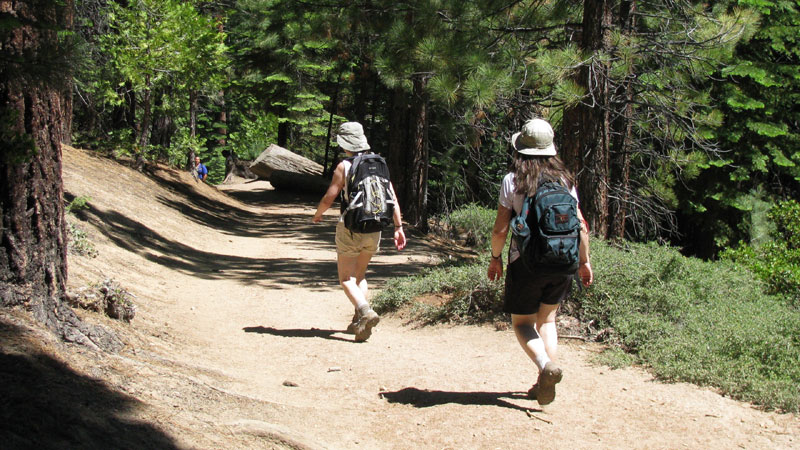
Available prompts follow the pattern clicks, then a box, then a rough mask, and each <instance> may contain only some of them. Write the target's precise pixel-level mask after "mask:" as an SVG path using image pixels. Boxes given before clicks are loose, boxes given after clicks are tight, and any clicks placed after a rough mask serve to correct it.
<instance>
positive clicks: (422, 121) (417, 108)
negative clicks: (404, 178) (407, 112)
mask: <svg viewBox="0 0 800 450" xmlns="http://www.w3.org/2000/svg"><path fill="white" fill-rule="evenodd" d="M426 84H427V80H426V79H425V78H424V76H422V75H418V76H415V77H414V79H413V85H414V91H413V93H412V99H413V100H412V102H413V103H412V107H411V109H412V114H411V115H412V118H413V122H412V126H413V130H412V136H413V141H412V143H411V183H410V186H409V187H410V188H411V189H410V191H409V192H408V194H409V199H408V208H406V210H407V213H406V214H405V215H406V220H407V221H408V222H409V223H410V224H412V225H413V226H414V227H416V228H418V229H419V230H420V231H423V232H425V231H427V230H428V215H427V200H428V162H429V157H428V101H427V97H426V95H427V94H426V93H425V86H426Z"/></svg>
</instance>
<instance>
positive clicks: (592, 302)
mask: <svg viewBox="0 0 800 450" xmlns="http://www.w3.org/2000/svg"><path fill="white" fill-rule="evenodd" d="M592 255H593V256H592V261H593V267H594V270H595V283H594V285H593V286H592V287H590V288H589V289H584V290H581V291H578V290H577V289H576V290H574V293H575V297H574V298H573V299H571V300H570V302H569V303H570V304H569V306H570V307H571V308H572V309H573V310H574V311H575V314H576V315H578V316H579V318H580V319H581V321H582V322H583V323H584V324H588V323H592V327H593V328H594V329H597V330H602V331H603V333H601V335H602V336H606V339H607V343H608V344H609V352H608V353H606V354H605V355H603V357H602V358H601V361H603V363H605V364H609V365H611V366H613V367H619V366H624V365H626V364H630V363H638V364H642V365H644V366H646V367H649V368H650V369H651V370H652V372H653V373H654V374H655V375H656V376H658V377H659V378H661V379H663V380H667V381H686V382H691V383H695V384H698V385H701V386H714V387H716V388H718V389H719V390H720V391H722V392H723V393H725V394H727V395H730V396H731V397H734V398H737V399H740V400H745V401H750V402H753V403H756V404H759V405H762V406H764V407H765V408H774V409H779V410H785V411H792V412H798V411H800V392H799V391H798V384H797V380H800V334H798V330H800V311H798V310H797V308H795V307H793V306H791V305H789V304H787V303H786V302H785V300H783V299H781V298H780V297H777V296H772V295H768V294H766V293H765V292H764V285H763V283H762V282H761V281H759V280H754V279H753V275H752V273H750V272H749V271H748V270H746V269H745V268H743V267H741V266H737V265H736V264H735V263H733V262H731V261H719V262H706V261H702V260H699V259H695V258H687V257H684V256H683V255H681V254H680V253H679V252H678V251H677V250H675V249H672V248H667V247H663V246H659V245H656V244H625V245H623V246H619V245H617V246H615V245H610V244H607V243H605V242H603V241H600V240H593V241H592ZM487 266H488V255H487V254H485V253H484V254H483V255H482V256H481V258H479V260H478V261H477V262H475V263H471V264H468V265H465V266H461V267H447V268H439V269H433V270H429V271H427V272H425V273H424V274H422V275H419V276H416V277H409V278H403V279H395V280H392V281H391V282H390V283H389V284H388V285H387V286H386V287H385V288H384V289H382V290H381V292H380V293H379V294H378V295H377V296H376V298H375V300H374V307H375V308H376V310H379V311H380V312H386V311H389V310H396V309H398V308H401V307H409V305H410V308H411V310H412V312H413V313H414V314H415V315H416V317H417V318H418V319H420V320H422V321H424V322H437V321H438V322H441V321H448V322H454V321H456V322H467V323H469V322H479V321H487V320H496V319H497V318H498V317H501V314H502V313H500V309H501V305H502V300H501V299H502V290H503V286H502V282H489V281H488V280H487V277H486V269H487ZM426 294H443V295H444V296H445V297H446V298H449V301H448V302H445V303H444V304H442V305H440V306H430V305H425V304H421V303H418V302H416V300H417V299H419V298H420V297H422V296H424V295H426Z"/></svg>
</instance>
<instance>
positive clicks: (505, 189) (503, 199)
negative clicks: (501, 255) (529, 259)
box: [500, 172, 580, 264]
mask: <svg viewBox="0 0 800 450" xmlns="http://www.w3.org/2000/svg"><path fill="white" fill-rule="evenodd" d="M515 190H516V186H515V185H514V173H513V172H509V173H508V174H506V176H505V177H503V183H502V184H501V185H500V206H503V207H505V208H511V209H512V210H513V211H514V215H517V214H519V213H520V211H522V202H523V201H524V200H525V195H524V194H517V193H516V192H514V191H515ZM570 194H572V196H573V197H575V200H578V202H579V204H580V200H579V199H578V190H577V189H575V186H572V189H571V190H570ZM517 258H519V250H517V244H516V243H515V242H514V239H512V240H511V245H510V247H509V249H508V263H509V264H511V263H512V262H513V261H515V260H516V259H517Z"/></svg>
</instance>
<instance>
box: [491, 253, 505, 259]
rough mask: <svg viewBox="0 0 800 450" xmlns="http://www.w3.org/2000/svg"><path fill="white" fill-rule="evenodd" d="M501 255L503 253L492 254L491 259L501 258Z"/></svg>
mask: <svg viewBox="0 0 800 450" xmlns="http://www.w3.org/2000/svg"><path fill="white" fill-rule="evenodd" d="M502 257H503V254H502V253H500V254H499V255H497V256H494V255H492V259H501V258H502Z"/></svg>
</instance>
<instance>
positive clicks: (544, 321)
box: [536, 304, 558, 361]
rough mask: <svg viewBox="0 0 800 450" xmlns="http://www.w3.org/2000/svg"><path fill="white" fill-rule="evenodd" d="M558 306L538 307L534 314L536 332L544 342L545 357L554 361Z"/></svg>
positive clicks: (556, 351) (556, 346) (556, 347)
mask: <svg viewBox="0 0 800 450" xmlns="http://www.w3.org/2000/svg"><path fill="white" fill-rule="evenodd" d="M557 312H558V305H545V304H541V305H539V311H538V312H537V313H536V331H538V332H539V336H541V337H542V341H544V348H545V350H546V351H547V356H548V357H549V358H550V359H551V360H553V361H555V360H556V356H557V354H558V331H557V329H556V313H557Z"/></svg>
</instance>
